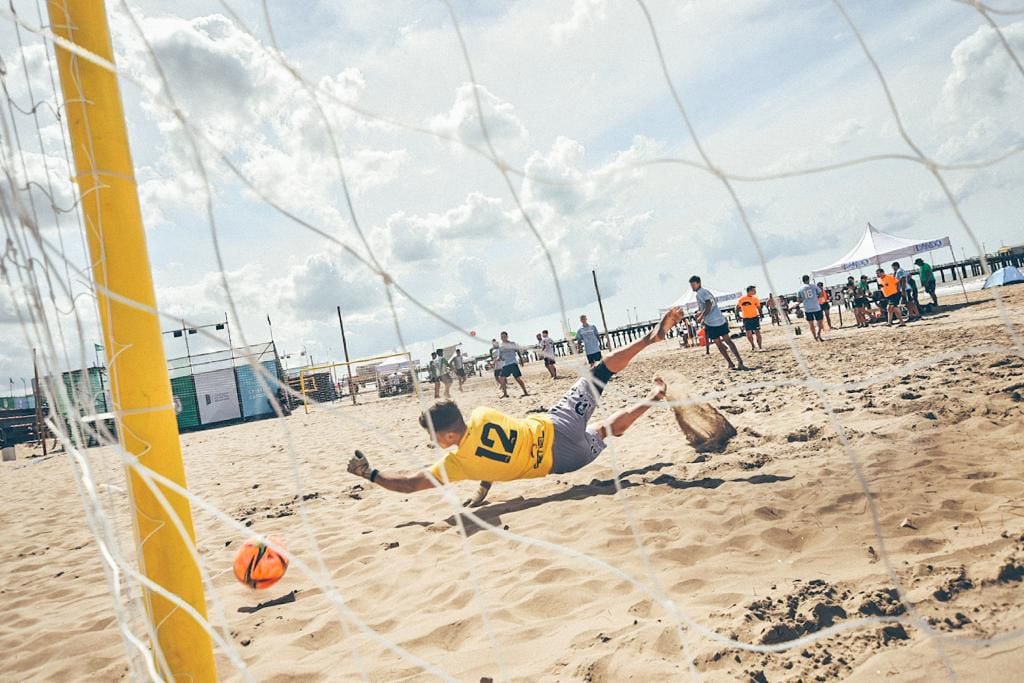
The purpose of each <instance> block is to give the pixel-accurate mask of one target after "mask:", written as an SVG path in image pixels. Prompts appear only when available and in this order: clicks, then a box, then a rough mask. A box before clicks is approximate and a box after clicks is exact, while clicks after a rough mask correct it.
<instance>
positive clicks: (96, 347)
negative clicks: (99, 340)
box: [93, 344, 103, 353]
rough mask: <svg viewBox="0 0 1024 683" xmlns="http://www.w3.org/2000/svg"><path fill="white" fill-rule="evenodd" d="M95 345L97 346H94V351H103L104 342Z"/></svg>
mask: <svg viewBox="0 0 1024 683" xmlns="http://www.w3.org/2000/svg"><path fill="white" fill-rule="evenodd" d="M93 346H94V347H95V348H94V349H93V350H94V351H95V352H96V353H99V352H100V351H102V350H103V344H93Z"/></svg>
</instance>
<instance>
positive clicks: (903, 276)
mask: <svg viewBox="0 0 1024 683" xmlns="http://www.w3.org/2000/svg"><path fill="white" fill-rule="evenodd" d="M892 274H893V277H895V278H896V280H897V281H898V282H899V292H900V301H901V303H903V304H904V305H906V307H907V314H908V315H909V316H910V319H911V320H916V319H917V318H920V317H921V311H919V310H917V302H916V301H915V298H914V292H913V290H914V289H915V288H916V285H915V286H913V287H912V286H911V284H910V273H908V272H907V271H905V270H903V268H901V267H900V264H899V262H898V261H894V262H893V264H892Z"/></svg>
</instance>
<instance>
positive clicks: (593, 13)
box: [550, 0, 608, 45]
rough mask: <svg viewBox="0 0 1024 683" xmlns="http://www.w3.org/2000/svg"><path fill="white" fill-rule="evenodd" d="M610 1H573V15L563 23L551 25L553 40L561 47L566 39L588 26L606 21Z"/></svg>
mask: <svg viewBox="0 0 1024 683" xmlns="http://www.w3.org/2000/svg"><path fill="white" fill-rule="evenodd" d="M607 4H608V0H573V3H572V15H571V16H570V17H569V18H568V19H566V20H565V21H563V22H559V23H555V24H552V25H551V29H550V31H551V38H552V40H554V41H555V44H556V45H561V44H562V43H563V42H564V41H565V39H566V38H571V37H572V36H574V35H576V34H577V33H579V32H580V30H582V29H583V28H584V26H586V25H587V24H590V23H592V22H595V21H606V20H607V19H608V15H607V13H606V11H605V6H606V5H607Z"/></svg>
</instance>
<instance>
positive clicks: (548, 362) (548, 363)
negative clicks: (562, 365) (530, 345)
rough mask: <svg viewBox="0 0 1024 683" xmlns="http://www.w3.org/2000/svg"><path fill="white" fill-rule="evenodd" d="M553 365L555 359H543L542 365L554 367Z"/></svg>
mask: <svg viewBox="0 0 1024 683" xmlns="http://www.w3.org/2000/svg"><path fill="white" fill-rule="evenodd" d="M554 364H555V359H554V358H545V359H544V365H554Z"/></svg>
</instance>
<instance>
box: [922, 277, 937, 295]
mask: <svg viewBox="0 0 1024 683" xmlns="http://www.w3.org/2000/svg"><path fill="white" fill-rule="evenodd" d="M924 291H926V292H928V293H929V294H934V293H935V280H932V281H930V282H926V283H924Z"/></svg>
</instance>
